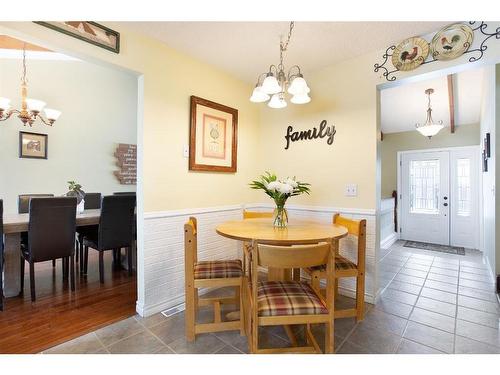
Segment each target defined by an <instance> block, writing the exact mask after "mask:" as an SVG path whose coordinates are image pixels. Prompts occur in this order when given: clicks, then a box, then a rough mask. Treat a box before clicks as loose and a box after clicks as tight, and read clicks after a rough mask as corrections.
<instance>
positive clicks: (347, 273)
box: [305, 214, 366, 322]
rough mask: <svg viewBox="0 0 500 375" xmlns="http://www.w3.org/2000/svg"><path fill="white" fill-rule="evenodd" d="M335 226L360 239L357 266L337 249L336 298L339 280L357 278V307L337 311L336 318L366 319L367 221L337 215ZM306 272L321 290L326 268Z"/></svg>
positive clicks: (334, 220) (311, 268)
mask: <svg viewBox="0 0 500 375" xmlns="http://www.w3.org/2000/svg"><path fill="white" fill-rule="evenodd" d="M333 224H336V225H341V226H343V227H346V228H347V230H348V233H349V234H350V235H353V236H356V237H357V239H358V241H357V242H358V262H357V264H355V263H354V262H352V261H350V260H349V259H347V258H345V257H343V256H341V255H340V254H339V250H338V248H337V250H336V255H335V297H337V296H338V288H339V285H338V279H339V278H341V277H355V278H356V307H355V308H351V309H342V310H337V311H335V318H347V317H356V321H358V322H359V321H361V320H363V319H364V312H365V308H364V304H365V255H366V220H364V219H363V220H359V221H358V220H351V219H348V218H345V217H342V216H340V215H339V214H335V215H334V216H333ZM305 271H306V272H307V273H308V274H309V275H311V284H312V285H313V287H314V288H317V289H319V287H320V281H321V280H322V279H327V277H328V271H327V270H326V267H325V266H324V265H323V266H319V267H310V268H306V269H305Z"/></svg>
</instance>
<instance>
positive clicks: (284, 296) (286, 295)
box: [257, 281, 328, 316]
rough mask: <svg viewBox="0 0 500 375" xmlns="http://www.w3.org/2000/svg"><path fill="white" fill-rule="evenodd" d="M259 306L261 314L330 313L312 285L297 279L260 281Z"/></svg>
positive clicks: (258, 290)
mask: <svg viewBox="0 0 500 375" xmlns="http://www.w3.org/2000/svg"><path fill="white" fill-rule="evenodd" d="M257 306H258V314H259V316H279V315H312V314H314V315H317V314H328V310H327V308H326V307H325V305H324V304H323V302H321V300H320V299H319V297H318V296H317V295H316V293H315V292H314V290H313V289H312V288H311V286H310V285H309V284H306V283H303V282H296V281H260V282H259V284H258V287H257Z"/></svg>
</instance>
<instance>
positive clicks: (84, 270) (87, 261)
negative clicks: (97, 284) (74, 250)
mask: <svg viewBox="0 0 500 375" xmlns="http://www.w3.org/2000/svg"><path fill="white" fill-rule="evenodd" d="M84 258H85V261H84V265H83V273H84V274H87V270H88V266H89V247H88V246H85V250H84Z"/></svg>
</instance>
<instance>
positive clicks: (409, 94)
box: [380, 68, 484, 134]
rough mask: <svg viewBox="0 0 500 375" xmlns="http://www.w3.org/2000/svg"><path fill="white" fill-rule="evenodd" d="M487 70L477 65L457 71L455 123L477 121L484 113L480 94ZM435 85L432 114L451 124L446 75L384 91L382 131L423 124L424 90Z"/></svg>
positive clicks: (399, 129) (412, 129)
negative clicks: (476, 66)
mask: <svg viewBox="0 0 500 375" xmlns="http://www.w3.org/2000/svg"><path fill="white" fill-rule="evenodd" d="M483 76H484V70H483V69H482V68H474V69H469V70H464V71H463V72H460V73H457V74H454V77H453V87H454V90H453V95H454V100H455V125H456V126H463V125H472V124H478V123H479V120H480V114H481V94H482V90H483ZM428 88H433V89H434V93H433V94H432V95H431V104H432V117H433V118H434V121H439V120H441V121H443V124H444V125H445V126H450V110H449V97H448V81H447V76H446V75H444V76H441V77H438V78H434V79H431V80H425V81H420V82H415V83H407V84H404V85H401V86H396V87H393V88H389V89H385V90H382V91H381V93H380V103H381V130H382V132H383V133H386V134H387V133H396V132H404V131H414V130H415V123H417V122H418V123H420V124H423V123H424V122H425V118H426V110H427V96H426V95H425V93H424V91H425V90H426V89H428Z"/></svg>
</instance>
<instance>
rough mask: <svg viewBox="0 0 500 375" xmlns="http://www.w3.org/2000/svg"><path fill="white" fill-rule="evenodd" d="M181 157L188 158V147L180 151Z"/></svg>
mask: <svg viewBox="0 0 500 375" xmlns="http://www.w3.org/2000/svg"><path fill="white" fill-rule="evenodd" d="M182 156H183V157H185V158H188V157H189V146H187V145H186V146H184V148H183V149H182Z"/></svg>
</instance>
